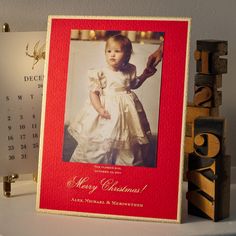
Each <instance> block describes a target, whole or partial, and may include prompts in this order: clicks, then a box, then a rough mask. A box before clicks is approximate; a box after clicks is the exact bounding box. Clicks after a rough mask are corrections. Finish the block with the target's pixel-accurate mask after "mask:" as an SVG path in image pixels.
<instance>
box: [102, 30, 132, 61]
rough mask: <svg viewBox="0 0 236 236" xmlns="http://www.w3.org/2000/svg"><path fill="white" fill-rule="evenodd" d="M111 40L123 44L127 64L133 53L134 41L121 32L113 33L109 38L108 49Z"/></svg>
mask: <svg viewBox="0 0 236 236" xmlns="http://www.w3.org/2000/svg"><path fill="white" fill-rule="evenodd" d="M109 40H114V41H115V42H118V43H120V44H121V48H122V50H124V52H125V59H124V63H125V64H127V63H128V62H129V60H130V57H131V54H132V53H133V47H132V43H131V41H130V40H129V38H127V37H126V36H123V35H121V34H116V35H113V36H111V37H109V38H108V39H107V42H106V47H105V49H107V46H108V43H109Z"/></svg>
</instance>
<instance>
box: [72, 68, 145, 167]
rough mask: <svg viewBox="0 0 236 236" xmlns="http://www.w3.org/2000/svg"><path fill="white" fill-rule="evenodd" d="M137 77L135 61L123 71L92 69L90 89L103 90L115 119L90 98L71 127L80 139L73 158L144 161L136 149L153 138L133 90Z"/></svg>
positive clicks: (103, 101) (103, 99) (120, 162)
mask: <svg viewBox="0 0 236 236" xmlns="http://www.w3.org/2000/svg"><path fill="white" fill-rule="evenodd" d="M133 79H136V67H135V66H134V65H132V64H128V66H127V67H126V70H125V71H123V72H121V71H112V70H111V69H109V68H108V67H106V68H103V69H101V70H90V71H89V87H90V88H89V89H90V91H97V92H99V94H100V95H99V96H100V101H101V104H102V105H103V106H104V107H105V109H106V110H107V111H108V112H109V114H110V115H111V119H104V118H102V117H101V116H100V115H99V114H98V113H97V111H96V110H95V109H94V107H93V105H92V104H91V102H90V100H89V99H88V100H87V102H86V104H85V105H84V107H83V109H82V111H80V112H79V114H78V116H77V118H76V119H75V121H74V122H72V124H71V125H70V126H69V128H68V131H69V133H70V134H71V135H72V136H73V137H74V138H75V140H76V141H77V143H78V145H77V147H76V149H75V151H74V153H73V154H72V157H71V160H70V161H71V162H81V163H101V164H116V165H129V166H133V165H142V160H141V159H139V160H138V159H137V158H136V157H135V155H134V151H133V150H134V149H135V148H137V145H143V144H147V143H149V140H148V138H147V135H146V131H145V128H144V127H143V122H142V119H140V114H142V113H143V114H145V112H144V110H143V107H142V104H141V103H140V101H139V99H138V98H137V96H136V94H135V93H134V92H132V91H131V90H130V81H131V80H133ZM144 123H145V122H144ZM146 123H147V121H146Z"/></svg>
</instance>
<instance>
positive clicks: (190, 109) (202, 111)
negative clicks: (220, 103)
mask: <svg viewBox="0 0 236 236" xmlns="http://www.w3.org/2000/svg"><path fill="white" fill-rule="evenodd" d="M209 115H210V109H209V108H206V107H196V106H194V104H188V106H187V114H186V122H194V120H195V119H196V118H197V117H199V116H209Z"/></svg>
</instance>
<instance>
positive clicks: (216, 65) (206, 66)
mask: <svg viewBox="0 0 236 236" xmlns="http://www.w3.org/2000/svg"><path fill="white" fill-rule="evenodd" d="M227 48H228V42H227V41H219V40H197V50H196V51H195V53H194V57H195V60H196V61H197V72H199V73H202V74H224V73H227V59H224V58H220V56H223V55H227V50H228V49H227Z"/></svg>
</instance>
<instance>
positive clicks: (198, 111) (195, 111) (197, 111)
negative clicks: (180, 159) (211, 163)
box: [184, 104, 210, 153]
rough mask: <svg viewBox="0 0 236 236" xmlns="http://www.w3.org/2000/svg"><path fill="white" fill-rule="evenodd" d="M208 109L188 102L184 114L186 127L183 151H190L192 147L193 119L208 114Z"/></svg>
mask: <svg viewBox="0 0 236 236" xmlns="http://www.w3.org/2000/svg"><path fill="white" fill-rule="evenodd" d="M209 115H210V109H209V108H205V107H196V106H194V105H193V104H188V106H187V115H186V129H185V140H184V152H185V153H192V152H193V151H194V149H193V138H194V120H195V119H196V118H197V117H200V116H209Z"/></svg>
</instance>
